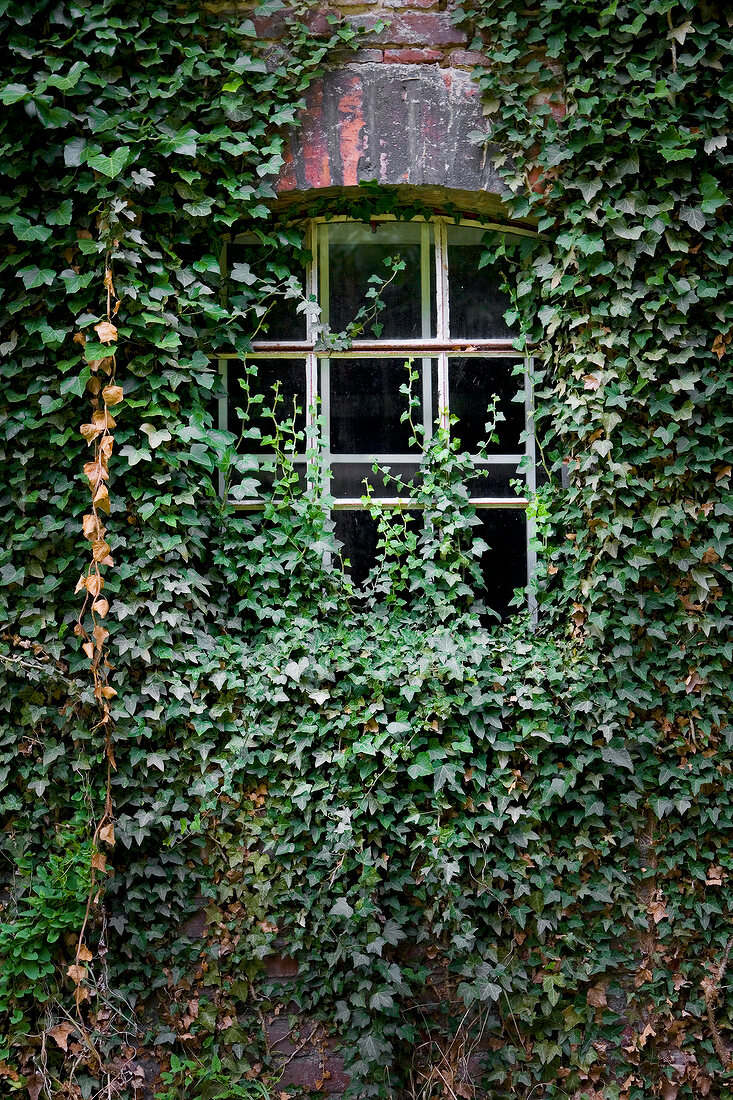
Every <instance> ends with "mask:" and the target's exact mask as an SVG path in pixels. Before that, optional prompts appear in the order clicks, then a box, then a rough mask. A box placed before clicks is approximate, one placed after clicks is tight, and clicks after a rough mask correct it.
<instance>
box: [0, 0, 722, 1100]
mask: <svg viewBox="0 0 733 1100" xmlns="http://www.w3.org/2000/svg"><path fill="white" fill-rule="evenodd" d="M421 6H422V5H421ZM349 7H350V6H348V5H346V4H344V6H343V13H344V15H345V17H346V18H345V19H342V18H341V16H340V14H339V12H338V11H331V12H325V11H324V10H321V11H315V12H314V10H313V9H312V8H310V7H309V6H308V5H307V4H305V3H303V4H302V5H301V4H290V3H289V4H287V6H285V7H284V8H283V5H282V4H280V3H278V0H265V3H264V4H263V5H261V6H260V7H259V8H258V9H255V10H252V11H244V10H241V9H240V10H239V11H238V12H236V13H233V12H232V11H231V10H228V11H225V10H223V9H218V10H215V9H213V8H209V7H208V6H204V5H193V7H191V6H190V5H187V6H184V5H181V6H180V7H177V6H174V5H168V6H166V5H163V6H160V5H159V4H157V3H156V4H153V3H148V2H147V0H143V2H141V3H139V4H136V5H134V10H131V6H130V5H123V4H120V3H118V2H117V0H100V2H98V3H84V2H81V0H79V2H68V3H67V2H64V0H61V2H58V0H54V2H53V3H50V2H49V3H44V2H41V3H36V4H31V5H23V4H21V3H15V2H12V0H4V2H3V3H0V26H1V33H2V44H3V57H4V59H5V61H6V64H5V66H4V72H5V81H4V83H3V86H2V92H1V93H0V99H1V100H2V103H3V106H4V109H3V114H2V116H1V117H0V130H1V132H2V139H1V140H2V149H3V160H2V172H3V177H4V179H3V184H4V186H3V189H2V196H3V197H2V207H1V212H0V220H1V221H2V224H3V251H2V273H3V279H2V286H3V296H2V301H1V303H0V309H1V310H2V343H1V344H0V352H1V353H2V356H3V359H2V372H3V386H2V414H1V416H2V419H1V420H0V433H1V435H2V447H3V452H4V453H3V459H4V472H5V478H4V488H3V493H4V495H3V509H2V513H1V514H2V520H3V524H4V529H3V539H2V551H0V553H1V554H2V558H1V559H0V594H1V599H2V634H1V641H2V649H1V651H0V665H1V666H2V668H1V671H2V676H3V694H2V704H1V706H2V715H3V722H2V732H1V734H0V774H2V790H1V792H0V800H1V802H2V814H3V855H4V859H3V862H2V872H1V873H2V876H3V885H2V893H1V894H0V904H2V912H1V915H0V959H1V960H2V967H1V968H0V1011H2V1014H3V1015H2V1050H1V1051H0V1080H2V1089H1V1091H2V1093H3V1095H8V1096H12V1095H20V1096H24V1095H27V1096H29V1097H31V1098H32V1100H38V1098H39V1097H41V1096H45V1097H53V1096H63V1097H68V1098H74V1100H76V1098H78V1097H84V1098H89V1097H98V1096H100V1097H101V1096H105V1097H113V1096H121V1097H129V1098H131V1100H139V1098H140V1097H142V1096H143V1095H145V1094H146V1091H147V1094H148V1095H150V1094H151V1091H152V1092H155V1093H156V1094H157V1095H159V1096H161V1097H163V1098H165V1100H175V1098H179V1097H180V1098H183V1097H185V1098H186V1100H188V1098H193V1100H196V1098H199V1097H200V1098H201V1100H207V1098H208V1100H216V1098H219V1100H225V1098H234V1097H239V1098H249V1097H255V1096H270V1097H278V1098H280V1100H282V1098H283V1096H287V1095H298V1094H299V1093H300V1094H301V1095H302V1094H303V1092H304V1091H305V1092H307V1091H308V1090H310V1091H312V1092H313V1094H320V1093H328V1092H330V1093H344V1094H345V1095H349V1096H354V1097H369V1096H375V1097H394V1098H397V1097H410V1098H411V1097H420V1098H421V1100H429V1098H432V1097H439V1096H446V1097H448V1096H452V1097H456V1096H461V1097H469V1098H470V1097H486V1098H487V1100H489V1098H490V1100H502V1098H507V1100H508V1098H509V1097H511V1098H517V1097H521V1098H523V1100H530V1098H532V1100H538V1098H540V1097H542V1098H550V1097H558V1098H559V1097H562V1098H568V1097H572V1098H573V1100H582V1098H584V1097H585V1098H587V1100H601V1098H603V1100H642V1098H643V1100H647V1098H649V1097H661V1098H662V1100H675V1098H677V1097H679V1098H680V1100H685V1098H686V1100H692V1098H695V1100H696V1098H697V1097H701V1096H708V1097H711V1098H715V1100H730V1098H731V1094H732V1093H733V1089H732V1088H731V1085H730V1080H731V1070H732V1068H733V1034H731V1032H732V1019H731V1011H732V1010H733V996H732V995H731V979H730V976H729V974H728V970H727V967H728V960H729V954H730V950H731V945H732V944H733V939H732V931H731V871H732V869H733V857H732V855H731V845H730V839H731V826H732V824H733V779H732V777H731V756H730V748H731V744H732V743H733V732H732V730H731V725H730V714H729V706H730V687H731V684H730V679H731V677H730V669H731V657H732V656H733V652H732V647H733V642H732V640H731V585H730V568H731V562H730V556H731V555H730V550H731V495H730V475H731V467H732V465H733V463H732V462H731V426H732V425H731V421H732V419H733V417H732V401H731V396H732V390H733V383H732V381H731V372H730V344H731V338H732V337H733V305H732V304H731V282H733V278H732V277H731V275H730V274H729V271H730V263H731V258H733V250H732V249H731V236H732V235H733V229H732V227H731V219H730V194H731V183H732V180H731V150H730V146H729V142H730V135H729V129H730V111H731V101H732V100H733V81H732V79H731V67H730V57H731V52H732V46H733V31H732V30H731V27H730V25H729V24H730V22H731V20H730V19H729V17H728V16H727V15H726V14H725V13H724V12H723V13H721V11H720V10H719V8H718V7H717V6H716V5H712V4H707V3H694V2H693V0H643V2H642V0H629V2H628V3H615V2H612V3H610V4H602V3H590V2H588V3H576V4H573V5H568V4H565V3H563V2H562V0H539V2H538V3H537V4H536V5H535V6H534V7H533V8H527V7H526V6H525V5H524V4H523V3H519V2H517V0H463V2H462V3H460V4H459V5H458V6H456V7H453V8H449V9H447V10H444V9H443V6H442V5H441V4H440V3H438V4H436V5H433V6H431V10H430V11H427V12H426V13H424V14H425V16H426V17H427V15H432V16H435V17H436V18H438V17H439V18H440V22H441V25H444V24H445V23H446V20H448V21H449V22H450V25H451V27H455V28H457V29H456V32H455V33H456V39H457V40H456V43H455V48H456V49H459V48H462V46H460V44H459V39H463V40H464V41H465V45H466V47H467V48H469V49H470V50H472V51H474V52H480V53H482V54H483V56H484V57H486V58H487V62H486V64H485V65H482V66H481V67H480V68H478V69H477V71H476V72H475V74H474V75H475V80H476V82H477V87H478V89H479V91H480V94H481V96H482V100H483V103H484V110H485V111H486V114H487V117H488V119H489V120H490V123H491V142H490V144H488V143H487V144H486V149H485V152H486V156H487V157H488V158H494V165H495V168H496V170H497V171H498V172H499V173H500V175H501V178H502V181H503V183H502V187H503V188H504V192H503V201H504V202H505V203H506V204H507V208H508V209H509V210H510V211H511V213H512V214H513V216H514V217H516V218H518V219H522V220H525V221H526V220H531V219H535V220H536V223H537V225H538V230H539V236H538V240H537V244H536V247H534V248H532V249H529V250H526V251H524V252H523V253H522V254H521V255H520V254H512V253H509V254H507V255H505V256H497V257H495V264H496V270H498V271H499V272H500V273H501V275H502V277H503V278H504V279H505V281H506V284H507V286H508V288H509V289H510V291H511V292H512V294H513V296H514V301H515V312H516V320H517V323H518V324H519V325H520V327H521V328H522V331H523V333H524V335H523V337H522V339H523V340H524V341H526V342H527V343H528V344H530V345H531V346H532V349H533V353H534V356H535V364H536V378H535V393H536V403H537V430H538V438H539V442H540V445H541V450H542V455H543V461H544V463H545V465H546V467H547V469H548V471H549V472H550V474H551V477H550V480H549V482H548V485H547V486H546V487H545V488H544V489H542V490H541V493H540V496H539V497H538V499H537V500H535V501H534V502H533V509H534V511H535V513H536V514H537V515H538V516H539V517H542V519H543V522H542V524H541V527H540V532H539V542H540V578H539V590H538V593H537V599H538V606H539V611H538V621H537V623H536V624H535V625H533V624H532V623H530V622H529V621H528V619H527V616H526V615H522V614H518V615H517V617H516V618H515V619H513V620H512V621H511V622H509V623H507V624H504V625H501V626H496V627H493V628H491V629H489V628H487V627H486V626H485V625H482V620H481V619H480V617H479V601H480V599H481V592H480V572H479V570H478V567H477V562H478V559H479V557H480V551H481V546H480V544H479V543H477V542H475V541H472V538H471V531H472V527H473V523H472V520H473V519H474V515H473V509H472V507H471V505H470V502H469V501H468V500H467V497H466V493H465V490H464V483H465V478H466V476H467V473H468V472H469V471H470V460H469V458H468V457H467V456H466V455H462V454H461V453H460V451H459V449H458V448H457V446H456V445H455V444H451V442H450V441H449V440H448V439H447V438H446V437H445V435H444V434H443V433H440V432H438V433H437V434H436V435H435V436H434V439H433V442H432V444H431V445H430V446H429V447H428V448H427V451H426V454H425V458H424V471H423V479H422V482H421V484H420V486H418V487H417V488H416V489H415V490H414V492H415V494H416V498H417V499H416V503H418V504H419V505H421V506H423V507H424V508H425V511H426V516H427V518H428V520H429V521H430V522H429V523H427V524H426V526H425V528H424V531H423V533H422V535H421V536H420V537H419V538H415V537H413V535H412V534H411V528H409V526H405V525H403V524H402V523H401V522H400V517H399V515H396V516H392V517H391V518H390V517H389V516H387V517H385V518H384V520H383V524H382V533H381V551H380V559H379V566H378V570H377V572H376V574H375V575H374V577H373V579H372V581H371V583H370V584H368V586H367V589H366V591H365V592H362V593H359V592H355V591H354V590H353V587H352V586H351V584H350V582H349V580H348V578H346V577H344V574H343V571H342V570H341V568H340V559H339V554H338V547H337V546H336V545H335V543H334V540H333V533H332V530H331V526H330V523H329V520H328V518H327V516H328V510H327V508H326V507H325V506H324V501H323V500H322V499H320V498H319V496H318V494H317V493H316V492H315V491H314V490H312V491H303V490H302V488H301V487H299V486H298V483H297V479H296V478H295V477H294V475H293V471H292V468H291V466H290V465H289V462H288V449H287V435H288V425H287V423H283V417H282V416H281V415H278V411H277V409H276V410H274V411H275V413H276V415H275V421H276V422H277V421H279V424H278V426H274V427H273V447H275V448H278V449H279V451H280V460H279V463H278V466H277V471H276V473H277V478H276V484H275V488H274V490H273V493H272V498H271V500H270V501H269V502H268V504H267V506H266V508H265V510H264V512H263V513H261V514H259V515H256V514H255V515H253V514H246V513H242V512H241V511H237V510H236V509H235V508H233V507H232V506H231V505H230V504H228V503H226V501H225V499H223V498H222V495H221V493H220V491H219V490H220V479H221V478H222V477H223V479H224V482H225V483H229V482H233V481H234V480H235V479H238V478H240V477H241V476H247V474H248V472H251V470H250V465H248V463H249V460H248V459H247V458H246V456H243V455H242V454H239V453H238V451H237V439H236V437H235V436H233V435H230V434H228V433H226V432H223V431H221V430H219V429H218V428H217V427H216V426H215V417H214V406H215V400H216V396H217V394H218V392H219V388H220V384H219V379H218V374H217V370H216V366H215V363H214V362H213V360H214V359H215V358H216V354H217V352H231V351H236V352H238V353H239V354H240V355H242V356H243V357H246V356H247V355H248V353H249V351H250V342H251V339H252V336H253V333H254V332H255V331H256V329H257V327H258V325H259V324H260V323H261V321H262V317H263V316H266V311H267V309H268V308H269V306H271V305H272V302H273V301H274V300H275V299H276V298H277V297H278V295H280V294H281V293H284V292H286V290H287V288H290V291H289V292H293V293H296V294H297V293H299V292H298V290H297V288H295V286H294V284H293V282H292V280H289V278H288V273H289V272H294V273H298V272H299V271H300V270H301V268H302V259H303V252H304V241H303V234H302V228H301V223H299V221H298V219H297V217H296V216H295V215H294V213H293V210H294V208H293V207H292V206H291V207H289V208H288V209H289V210H290V213H288V214H287V215H286V214H284V213H283V214H282V215H280V216H276V215H272V214H271V205H272V203H273V200H274V199H275V197H276V196H275V187H274V184H275V181H276V180H277V179H278V177H279V175H280V173H281V171H282V169H283V163H284V153H285V151H286V145H287V143H288V142H289V140H290V139H289V137H288V134H287V129H286V128H287V127H288V126H289V125H291V124H294V123H295V122H296V121H297V111H298V107H299V105H300V104H301V102H302V99H303V96H304V95H305V94H306V93H307V91H308V88H309V87H310V86H311V85H312V84H313V82H314V81H316V80H318V79H319V77H320V75H321V73H322V72H323V70H324V67H326V66H328V64H329V62H330V61H332V60H333V61H335V62H338V63H340V64H343V61H344V50H349V49H350V48H351V46H352V45H354V44H356V45H357V46H358V48H359V49H367V48H372V49H375V50H381V51H382V52H383V57H382V61H383V63H388V60H387V58H386V53H387V50H388V49H391V48H396V47H397V46H400V45H405V46H407V45H409V46H410V47H411V48H412V47H413V46H414V47H415V48H417V46H416V44H415V43H412V42H411V43H409V44H408V43H405V42H404V40H403V39H400V38H399V37H397V34H398V31H399V28H400V27H405V26H407V25H408V23H409V20H408V23H406V22H405V20H406V19H407V16H405V15H403V14H401V13H399V12H396V11H395V13H394V14H392V10H391V8H383V9H382V10H381V13H380V14H381V16H382V18H383V19H384V21H385V22H386V21H387V20H388V19H390V18H392V19H393V20H397V22H396V23H395V24H394V25H395V26H396V27H397V28H398V29H397V30H394V31H392V32H391V33H392V35H393V38H392V40H390V39H389V32H387V31H383V30H381V29H379V25H377V27H376V29H375V28H374V27H372V28H371V30H372V32H373V35H372V39H371V40H370V41H372V45H371V46H369V45H368V42H367V43H366V44H365V42H364V41H361V40H360V37H359V35H358V33H357V32H356V30H355V27H354V24H356V25H357V26H358V19H359V18H360V17H361V16H364V18H365V19H366V16H367V15H369V16H370V18H371V15H370V12H368V11H366V6H365V10H364V11H363V12H362V11H361V9H356V15H355V16H354V15H353V14H350V11H349V10H348V9H349ZM372 7H373V5H372ZM351 11H352V12H353V9H351ZM274 15H277V18H278V19H279V20H280V21H281V26H280V30H279V31H278V35H277V36H276V37H274V36H273V35H272V34H269V37H267V35H266V33H265V27H264V24H263V22H262V20H270V19H271V18H272V16H274ZM268 25H269V24H268ZM409 25H410V26H417V23H416V22H415V20H414V19H413V21H412V23H410V24H409ZM268 33H269V32H268ZM401 33H402V31H399V34H401ZM380 35H381V36H382V39H381V45H380V44H379V36H380ZM385 35H386V36H387V37H386V38H385ZM367 38H368V35H367ZM436 45H440V43H431V42H430V41H429V40H427V39H426V40H425V41H424V43H423V46H422V47H420V48H422V49H424V50H425V51H429V50H430V49H431V48H435V46H436ZM354 56H355V57H358V55H354ZM444 58H445V55H444V54H443V53H441V59H437V58H436V59H432V58H431V59H428V58H427V57H423V58H422V59H419V58H414V59H412V60H414V61H415V62H416V63H417V64H423V63H426V62H427V63H428V64H436V65H437V66H438V67H439V68H440V67H442V66H443V65H444V63H445V62H444ZM370 63H372V64H373V63H375V61H374V59H372V61H371V62H370ZM474 137H475V140H476V141H480V142H481V143H482V144H483V143H485V141H486V139H485V137H484V136H483V135H482V134H481V133H478V134H475V135H474ZM334 202H335V200H334V199H333V197H331V198H329V204H330V205H329V208H330V209H332V210H337V209H338V212H341V213H349V212H351V213H353V214H354V215H355V216H358V217H365V216H368V215H369V213H370V212H374V211H376V210H380V211H385V210H391V211H398V210H399V209H400V207H399V202H400V195H399V193H397V192H395V193H393V192H390V191H389V190H384V189H382V190H375V189H373V188H365V189H363V196H362V197H361V199H360V200H359V201H358V203H356V204H354V202H353V200H352V199H351V198H350V197H349V198H346V197H345V198H344V200H343V203H342V205H341V206H340V207H338V204H336V205H334ZM307 205H308V207H309V208H310V209H313V208H314V205H315V204H314V201H313V197H312V196H311V198H310V199H309V201H308V204H307ZM412 212H413V211H412V210H411V209H410V208H406V209H405V210H403V215H404V216H409V215H410V214H411V213H412ZM253 227H254V228H255V229H256V230H257V231H258V232H259V234H260V235H261V240H262V243H263V245H264V247H265V248H266V249H268V250H269V253H270V255H271V257H272V262H271V264H270V267H269V270H268V271H266V272H263V273H261V275H260V277H258V279H257V280H256V281H254V282H246V281H245V283H244V284H240V283H233V285H232V286H230V287H228V288H226V287H222V277H221V273H220V265H219V255H220V252H221V242H222V239H223V238H226V237H227V236H229V235H231V234H236V233H238V232H241V231H244V230H251V229H252V228H253ZM225 290H226V291H227V293H226V294H224V293H223V291H225ZM248 361H251V362H256V360H255V361H253V360H252V359H251V356H250V358H249V360H248ZM253 369H254V367H253ZM243 430H244V431H245V432H246V431H247V422H246V419H245V422H244V424H243ZM563 468H565V470H566V472H567V476H566V477H565V478H562V477H561V476H560V474H561V471H562V469H563ZM563 484H565V485H566V487H563ZM325 503H326V504H327V502H325Z"/></svg>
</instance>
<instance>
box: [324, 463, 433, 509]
mask: <svg viewBox="0 0 733 1100" xmlns="http://www.w3.org/2000/svg"><path fill="white" fill-rule="evenodd" d="M372 465H373V463H371V462H334V463H332V465H331V494H332V496H334V497H337V498H340V499H343V498H344V497H349V498H351V499H352V500H353V499H355V498H358V497H363V496H364V493H365V492H366V489H365V487H364V481H365V480H366V481H367V482H368V484H369V485H370V486H371V489H372V492H373V495H374V496H375V497H403V496H405V495H406V494H405V489H403V488H400V486H399V485H396V484H395V483H394V482H393V481H392V480H391V479H389V478H388V480H387V483H386V485H385V481H384V475H383V474H382V473H381V472H380V473H377V474H375V473H374V470H373V469H372ZM384 466H385V468H386V467H389V473H390V474H391V475H392V477H398V478H401V480H402V481H403V482H407V481H410V480H411V479H413V480H414V479H415V475H416V474H417V471H418V469H419V467H418V464H417V463H416V462H411V463H404V462H388V463H385V464H384Z"/></svg>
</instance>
